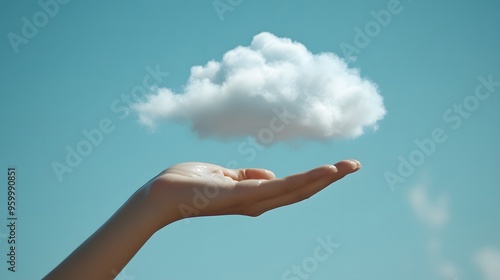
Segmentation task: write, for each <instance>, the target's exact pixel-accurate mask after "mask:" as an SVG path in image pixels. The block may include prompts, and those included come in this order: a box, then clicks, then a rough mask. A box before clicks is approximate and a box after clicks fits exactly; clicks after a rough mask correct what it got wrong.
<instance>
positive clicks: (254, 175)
mask: <svg viewBox="0 0 500 280" xmlns="http://www.w3.org/2000/svg"><path fill="white" fill-rule="evenodd" d="M236 171H237V173H238V179H239V180H250V179H257V180H258V179H265V180H271V179H276V175H274V173H273V172H272V171H269V170H266V169H261V168H242V169H238V170H236Z"/></svg>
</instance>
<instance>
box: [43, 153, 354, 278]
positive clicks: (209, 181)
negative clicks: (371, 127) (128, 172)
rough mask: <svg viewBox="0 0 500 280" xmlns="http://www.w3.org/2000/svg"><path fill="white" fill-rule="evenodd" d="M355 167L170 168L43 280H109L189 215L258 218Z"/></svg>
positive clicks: (192, 165)
mask: <svg viewBox="0 0 500 280" xmlns="http://www.w3.org/2000/svg"><path fill="white" fill-rule="evenodd" d="M360 167H361V165H360V163H359V162H358V161H351V160H344V161H341V162H338V163H337V164H335V165H324V166H320V167H318V168H315V169H312V170H310V171H307V172H304V173H299V174H295V175H291V176H288V177H284V178H279V179H277V178H276V176H274V174H273V173H272V172H270V171H267V170H264V169H254V168H248V169H236V170H232V169H227V168H223V167H221V166H217V165H213V164H208V163H199V162H188V163H181V164H177V165H174V166H172V167H170V168H168V169H166V170H165V171H163V172H161V173H160V174H159V175H158V176H156V177H155V178H153V179H152V180H151V181H149V182H148V183H146V184H145V185H144V186H143V187H142V188H139V190H138V191H137V192H135V193H134V194H133V195H132V196H131V197H130V199H129V200H128V201H127V202H125V204H124V205H123V206H122V207H121V208H120V209H118V211H116V213H115V214H114V215H113V216H112V217H111V218H110V219H109V220H108V221H107V222H106V223H104V225H102V226H101V227H100V228H99V229H98V230H97V231H96V232H95V233H94V234H93V235H92V236H90V237H89V238H88V239H87V240H86V241H85V242H84V243H82V244H81V245H80V246H79V247H78V248H77V249H76V250H75V251H73V253H71V254H70V255H69V256H68V257H67V258H66V259H65V260H64V261H63V262H61V263H60V264H59V265H58V266H57V267H56V268H54V270H52V271H51V272H50V273H49V274H48V275H47V276H46V277H45V278H44V279H82V280H83V279H111V278H113V277H115V276H116V274H117V273H119V272H120V271H121V270H122V269H123V267H124V266H125V265H126V264H127V263H128V262H129V261H130V259H131V258H132V257H133V256H134V255H135V254H136V253H137V251H138V250H139V249H140V248H141V247H142V246H143V245H144V244H145V243H146V241H147V240H148V239H149V238H150V237H151V236H152V235H153V234H154V232H156V231H158V230H159V229H161V228H163V227H164V226H166V225H168V224H169V223H172V222H175V221H177V220H181V219H183V218H187V217H191V216H211V215H231V214H239V215H247V216H252V217H255V216H258V215H260V214H262V213H264V212H266V211H269V210H271V209H274V208H277V207H280V206H284V205H288V204H292V203H295V202H298V201H301V200H304V199H306V198H309V197H310V196H312V195H313V194H315V193H317V192H319V191H320V190H322V189H323V188H325V187H326V186H328V185H330V184H331V183H333V182H335V181H337V180H339V179H341V178H342V177H344V176H345V175H347V174H349V173H352V172H355V171H357V170H358V169H359V168H360Z"/></svg>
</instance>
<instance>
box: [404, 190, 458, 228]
mask: <svg viewBox="0 0 500 280" xmlns="http://www.w3.org/2000/svg"><path fill="white" fill-rule="evenodd" d="M408 198H409V200H410V205H411V207H412V209H413V211H414V212H415V214H416V216H417V217H418V218H419V219H420V220H421V221H422V222H423V223H424V224H426V225H427V226H428V227H429V228H431V229H434V230H438V229H441V228H442V227H443V226H444V225H445V224H446V223H447V222H448V217H449V213H448V198H447V197H446V196H445V195H441V196H439V197H438V198H437V199H434V200H431V199H430V198H429V196H428V194H427V191H426V189H425V187H424V186H423V185H418V186H416V187H413V188H412V189H410V190H409V192H408Z"/></svg>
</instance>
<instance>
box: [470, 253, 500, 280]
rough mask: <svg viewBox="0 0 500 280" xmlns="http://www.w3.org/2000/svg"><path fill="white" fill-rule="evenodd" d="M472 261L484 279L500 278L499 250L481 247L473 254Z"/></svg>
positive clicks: (495, 279) (497, 279) (494, 279)
mask: <svg viewBox="0 0 500 280" xmlns="http://www.w3.org/2000/svg"><path fill="white" fill-rule="evenodd" d="M474 261H475V262H476V264H477V265H478V266H479V268H480V270H481V272H482V273H483V275H484V279H485V280H500V250H496V249H493V248H484V249H481V250H479V251H478V252H477V253H476V254H475V256H474Z"/></svg>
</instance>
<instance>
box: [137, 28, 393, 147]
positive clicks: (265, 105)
mask: <svg viewBox="0 0 500 280" xmlns="http://www.w3.org/2000/svg"><path fill="white" fill-rule="evenodd" d="M133 108H134V109H135V111H136V112H137V113H138V115H139V122H140V123H141V124H144V125H146V126H149V127H155V125H156V124H157V123H158V122H159V121H161V120H166V121H174V122H188V123H190V124H191V127H192V129H193V130H194V131H195V132H196V133H197V134H198V135H199V136H201V137H207V136H209V137H216V138H220V139H225V138H232V137H240V136H248V135H253V136H256V135H257V134H258V133H259V131H261V130H262V129H265V128H270V129H273V128H276V127H279V128H280V129H279V130H274V129H273V131H274V132H275V134H274V141H284V140H289V139H292V138H307V139H331V138H351V137H357V136H359V135H361V134H363V132H364V131H365V130H366V129H367V128H372V129H376V128H377V122H378V121H380V120H381V119H382V118H383V116H384V115H385V108H384V105H383V100H382V97H381V96H380V94H379V92H378V89H377V85H376V84H374V83H373V82H371V81H369V80H367V79H364V78H362V77H360V73H359V71H358V70H357V69H351V68H349V67H348V65H347V64H346V63H345V62H344V61H343V60H342V59H341V58H339V57H338V56H337V55H335V54H333V53H320V54H312V53H311V52H309V51H308V50H307V48H306V47H305V46H304V45H302V44H300V43H298V42H293V41H291V40H290V39H287V38H278V37H276V36H274V35H273V34H271V33H267V32H263V33H260V34H258V35H256V36H255V37H254V38H253V40H252V43H251V44H250V46H239V47H236V48H234V49H232V50H230V51H228V52H227V53H225V54H224V57H223V59H222V61H220V62H219V61H210V62H208V63H207V64H206V65H205V66H194V67H192V68H191V75H190V77H189V80H188V81H187V83H186V85H185V86H184V88H183V90H182V91H181V92H174V91H172V90H171V89H168V88H158V89H154V90H153V91H152V92H151V94H149V95H148V97H147V99H146V100H145V101H142V102H138V103H136V104H134V106H133ZM284 108H286V111H287V112H288V114H289V116H293V119H292V120H290V119H287V121H288V120H289V122H288V123H287V122H285V128H284V129H282V127H283V126H282V123H280V122H274V123H273V124H270V121H271V120H272V119H273V118H275V117H276V112H277V111H280V112H281V111H283V110H284ZM273 110H274V111H273Z"/></svg>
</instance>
